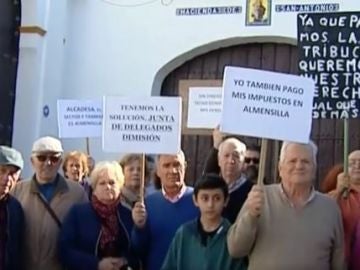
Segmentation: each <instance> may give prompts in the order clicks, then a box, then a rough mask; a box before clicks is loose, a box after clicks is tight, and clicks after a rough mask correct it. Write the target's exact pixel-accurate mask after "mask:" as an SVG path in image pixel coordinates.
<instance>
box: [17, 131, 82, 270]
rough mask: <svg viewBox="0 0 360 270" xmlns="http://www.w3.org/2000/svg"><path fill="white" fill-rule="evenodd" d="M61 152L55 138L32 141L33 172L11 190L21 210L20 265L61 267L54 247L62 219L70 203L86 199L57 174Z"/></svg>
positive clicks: (38, 268)
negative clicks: (23, 248) (23, 233)
mask: <svg viewBox="0 0 360 270" xmlns="http://www.w3.org/2000/svg"><path fill="white" fill-rule="evenodd" d="M62 154H63V148H62V145H61V142H60V141H59V140H58V139H56V138H53V137H42V138H40V139H38V140H37V141H35V142H34V144H33V147H32V155H31V164H32V167H33V169H34V175H33V177H32V178H31V179H30V180H29V181H21V182H19V183H18V184H17V185H16V186H15V188H14V189H13V191H12V192H13V195H14V196H15V197H16V198H17V199H18V200H19V201H20V203H21V205H22V207H23V209H24V213H25V224H26V226H25V228H26V230H25V250H24V251H25V259H24V264H25V265H26V269H29V270H35V269H36V270H45V269H51V270H57V269H62V267H61V265H60V262H59V260H58V258H57V248H56V247H57V237H58V233H59V229H60V227H61V223H62V220H63V218H64V216H65V215H66V214H67V212H68V211H69V209H70V208H71V207H72V206H73V205H74V204H76V203H82V202H86V201H87V196H86V193H85V191H84V189H83V188H82V187H81V186H80V185H79V184H78V183H76V182H73V181H69V180H66V179H64V178H63V177H62V176H61V175H60V174H59V173H58V171H59V168H60V166H61V162H62Z"/></svg>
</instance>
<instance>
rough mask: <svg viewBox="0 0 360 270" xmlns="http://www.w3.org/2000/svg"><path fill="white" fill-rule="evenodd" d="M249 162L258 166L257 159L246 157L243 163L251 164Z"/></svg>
mask: <svg viewBox="0 0 360 270" xmlns="http://www.w3.org/2000/svg"><path fill="white" fill-rule="evenodd" d="M251 161H252V162H253V163H254V164H259V161H260V160H259V159H258V158H248V157H246V158H245V159H244V162H245V163H247V164H249V163H251Z"/></svg>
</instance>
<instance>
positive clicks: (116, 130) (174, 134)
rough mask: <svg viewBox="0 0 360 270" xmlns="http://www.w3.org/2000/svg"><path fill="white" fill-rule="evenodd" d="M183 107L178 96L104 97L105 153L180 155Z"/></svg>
mask: <svg viewBox="0 0 360 270" xmlns="http://www.w3.org/2000/svg"><path fill="white" fill-rule="evenodd" d="M180 106H181V99H180V98H178V97H147V98H126V97H106V98H104V129H103V148H104V150H105V151H108V152H121V153H152V154H160V153H164V154H166V153H167V154H174V153H178V152H179V150H180V119H181V107H180Z"/></svg>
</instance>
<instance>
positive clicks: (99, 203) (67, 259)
mask: <svg viewBox="0 0 360 270" xmlns="http://www.w3.org/2000/svg"><path fill="white" fill-rule="evenodd" d="M90 184H91V187H92V189H93V193H92V196H91V200H90V202H89V203H86V204H82V205H75V206H74V207H73V208H72V209H71V210H70V212H69V213H68V215H67V217H66V218H65V221H64V224H63V226H62V228H61V233H60V237H59V247H60V257H61V261H62V263H63V265H64V267H65V268H67V269H70V270H71V269H74V270H75V269H100V270H101V269H127V268H125V267H126V266H130V267H131V269H138V268H139V262H138V259H137V258H136V256H135V255H134V254H133V252H132V248H131V242H130V234H131V230H132V227H133V220H132V216H131V211H130V210H129V209H127V208H126V207H124V206H123V205H122V204H121V202H120V191H121V188H122V187H123V185H124V174H123V171H122V169H121V166H120V165H119V164H118V163H117V162H116V161H112V162H110V161H104V162H100V163H98V164H96V165H95V168H94V170H93V171H92V173H91V176H90ZM122 267H124V268H122Z"/></svg>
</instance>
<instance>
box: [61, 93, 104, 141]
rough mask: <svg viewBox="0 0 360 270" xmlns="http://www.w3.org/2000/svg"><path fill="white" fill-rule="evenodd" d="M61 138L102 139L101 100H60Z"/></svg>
mask: <svg viewBox="0 0 360 270" xmlns="http://www.w3.org/2000/svg"><path fill="white" fill-rule="evenodd" d="M57 109H58V126H59V137H60V138H85V137H89V138H91V137H100V136H101V133H102V117H103V116H102V102H101V100H65V99H62V100H58V102H57Z"/></svg>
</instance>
